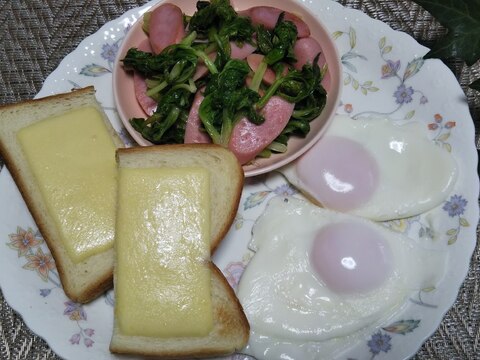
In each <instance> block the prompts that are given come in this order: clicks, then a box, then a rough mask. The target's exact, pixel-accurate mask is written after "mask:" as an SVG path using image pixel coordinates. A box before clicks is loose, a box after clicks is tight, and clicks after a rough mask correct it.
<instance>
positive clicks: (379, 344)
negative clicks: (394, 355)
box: [367, 331, 392, 355]
mask: <svg viewBox="0 0 480 360" xmlns="http://www.w3.org/2000/svg"><path fill="white" fill-rule="evenodd" d="M390 340H392V337H391V336H390V335H387V334H382V333H381V332H380V331H378V332H376V333H375V334H373V335H372V338H371V339H370V340H369V341H368V343H367V345H368V347H369V348H370V352H371V353H372V354H373V355H378V354H380V352H381V351H383V352H388V351H389V350H390V349H391V348H392V344H390Z"/></svg>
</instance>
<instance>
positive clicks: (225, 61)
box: [123, 0, 326, 156]
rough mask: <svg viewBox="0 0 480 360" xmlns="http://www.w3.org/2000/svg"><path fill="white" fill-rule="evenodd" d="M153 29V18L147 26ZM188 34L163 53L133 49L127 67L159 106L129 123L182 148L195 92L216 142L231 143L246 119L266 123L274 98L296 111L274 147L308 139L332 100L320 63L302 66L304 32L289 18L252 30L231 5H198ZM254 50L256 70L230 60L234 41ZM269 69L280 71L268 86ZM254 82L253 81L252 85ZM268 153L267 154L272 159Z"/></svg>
mask: <svg viewBox="0 0 480 360" xmlns="http://www.w3.org/2000/svg"><path fill="white" fill-rule="evenodd" d="M145 23H146V25H145V27H146V28H147V29H146V30H148V16H147V21H146V22H145ZM184 23H185V28H186V36H185V37H184V39H183V40H182V41H181V42H180V43H178V44H174V45H170V46H168V47H166V48H165V49H164V50H163V51H162V52H161V53H159V54H156V55H155V54H152V53H148V52H144V51H140V50H138V49H136V48H131V49H130V50H129V51H128V52H127V54H126V56H125V58H124V59H123V65H124V67H125V68H126V69H128V70H134V71H137V72H138V73H140V74H141V75H142V76H143V77H145V78H146V79H147V80H146V83H147V87H148V90H147V95H148V96H150V97H151V98H153V99H155V101H157V102H158V106H157V109H156V111H155V112H154V113H153V114H152V115H151V116H149V117H147V118H145V119H144V118H133V119H130V123H131V124H132V126H133V127H134V128H135V130H137V131H138V132H140V133H141V134H142V136H143V137H144V138H145V139H147V140H149V141H151V142H152V143H154V144H165V143H183V142H184V134H185V127H186V123H187V119H188V115H189V111H190V109H191V106H192V103H193V98H194V95H195V93H196V92H197V91H198V90H199V89H204V90H202V91H203V96H204V100H203V101H202V103H201V105H200V108H199V116H200V119H201V121H202V124H203V128H204V131H205V132H206V133H207V134H208V135H209V136H210V137H211V139H212V142H214V143H217V144H221V145H223V146H226V147H227V146H228V143H229V140H230V136H231V134H232V130H233V129H234V127H235V125H236V124H237V122H238V121H239V120H240V119H241V118H244V117H246V118H248V120H249V121H250V122H252V123H254V124H257V125H258V124H262V123H263V121H264V117H263V116H262V113H261V109H262V108H263V107H264V106H265V104H266V103H267V102H268V100H269V99H270V98H271V97H272V96H274V95H275V96H280V97H282V98H284V99H285V100H287V101H288V102H291V103H295V107H294V111H293V114H292V116H291V118H290V120H289V122H288V124H287V126H286V127H285V128H284V130H283V131H282V133H281V134H280V136H278V138H277V139H275V140H274V141H273V142H272V144H271V146H270V149H271V150H273V151H285V149H286V144H287V141H288V138H289V137H290V136H291V135H292V134H296V135H300V136H305V135H306V134H307V133H308V132H309V130H310V125H309V123H310V121H312V120H313V119H315V118H316V117H317V116H318V115H319V114H320V112H321V111H322V109H323V107H324V106H325V103H326V92H325V90H324V88H323V87H322V85H321V81H322V78H323V75H324V72H325V69H320V68H319V66H318V64H317V60H318V55H317V57H316V58H315V60H314V61H313V62H312V63H307V64H305V65H304V66H303V68H302V69H301V70H298V69H295V68H294V64H295V62H296V61H297V60H296V58H295V53H294V50H293V49H294V46H295V42H296V41H297V28H296V26H295V25H294V23H292V22H291V21H287V20H285V19H284V14H283V13H282V14H281V15H280V17H279V18H278V21H277V23H276V25H275V27H274V28H273V29H271V30H268V29H266V28H265V27H264V26H262V25H253V24H252V21H251V19H250V18H249V17H247V16H240V15H239V14H238V13H237V12H236V11H235V10H234V9H233V7H232V6H231V5H230V2H229V0H211V1H198V2H197V11H196V12H195V13H194V14H193V15H192V16H186V15H185V16H184ZM232 43H234V44H236V45H237V46H239V47H242V46H245V45H246V44H249V45H253V46H254V47H255V48H256V50H255V53H257V54H261V55H263V56H264V57H263V60H262V61H261V63H260V64H259V66H258V68H257V69H255V71H253V70H252V69H250V67H249V65H248V64H247V61H245V60H238V59H232V58H231V51H232V50H231V44H232ZM200 65H202V66H206V67H207V69H208V72H207V73H206V75H205V76H202V77H199V78H198V79H196V78H195V74H196V71H197V68H198V66H200ZM267 68H270V69H272V70H273V71H275V80H274V81H273V83H272V84H271V85H270V86H269V85H266V84H265V82H263V81H262V79H263V77H264V74H265V71H266V70H267ZM247 77H250V78H251V79H250V81H249V85H248V86H247ZM268 154H269V150H266V151H264V152H263V153H262V155H263V156H268Z"/></svg>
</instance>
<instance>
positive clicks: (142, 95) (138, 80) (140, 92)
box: [133, 39, 157, 116]
mask: <svg viewBox="0 0 480 360" xmlns="http://www.w3.org/2000/svg"><path fill="white" fill-rule="evenodd" d="M137 48H138V50H141V51H145V52H152V48H151V46H150V42H149V41H148V39H146V40H144V41H142V42H141V43H140V44H139V45H138V47H137ZM133 87H134V90H135V97H136V98H137V101H138V103H139V104H140V106H141V108H142V109H143V111H144V112H145V114H147V115H148V116H150V115H152V114H153V113H154V112H155V110H156V109H157V102H156V101H155V100H153V99H152V98H151V97H150V96H148V95H147V83H146V82H145V78H144V77H143V76H142V75H141V74H139V73H138V72H137V71H134V72H133Z"/></svg>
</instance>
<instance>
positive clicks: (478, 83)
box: [469, 79, 480, 91]
mask: <svg viewBox="0 0 480 360" xmlns="http://www.w3.org/2000/svg"><path fill="white" fill-rule="evenodd" d="M469 86H470V87H471V88H472V89H473V90H477V91H480V79H477V80H475V81H474V82H473V83H471V84H470V85H469Z"/></svg>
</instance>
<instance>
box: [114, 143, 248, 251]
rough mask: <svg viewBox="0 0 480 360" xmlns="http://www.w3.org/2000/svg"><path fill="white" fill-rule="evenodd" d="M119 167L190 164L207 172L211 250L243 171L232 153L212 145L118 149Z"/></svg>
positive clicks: (226, 224)
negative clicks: (208, 177)
mask: <svg viewBox="0 0 480 360" xmlns="http://www.w3.org/2000/svg"><path fill="white" fill-rule="evenodd" d="M117 162H118V164H119V166H120V167H162V166H166V167H192V166H201V167H204V168H206V169H208V170H209V172H210V181H211V184H210V190H211V201H212V206H211V217H210V219H211V221H212V223H211V232H212V237H211V252H212V254H213V252H214V251H215V249H216V248H217V246H218V244H219V243H220V242H221V241H222V239H223V238H224V237H225V235H226V234H227V232H228V230H229V229H230V226H231V225H232V223H233V220H234V219H235V215H236V213H237V210H238V204H239V202H240V196H241V194H242V188H243V181H244V173H243V169H242V167H241V166H240V164H239V162H238V160H237V158H236V157H235V155H233V153H231V152H230V151H228V150H226V149H224V148H223V147H221V146H219V145H213V144H179V145H160V146H146V147H134V148H126V149H119V151H117Z"/></svg>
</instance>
